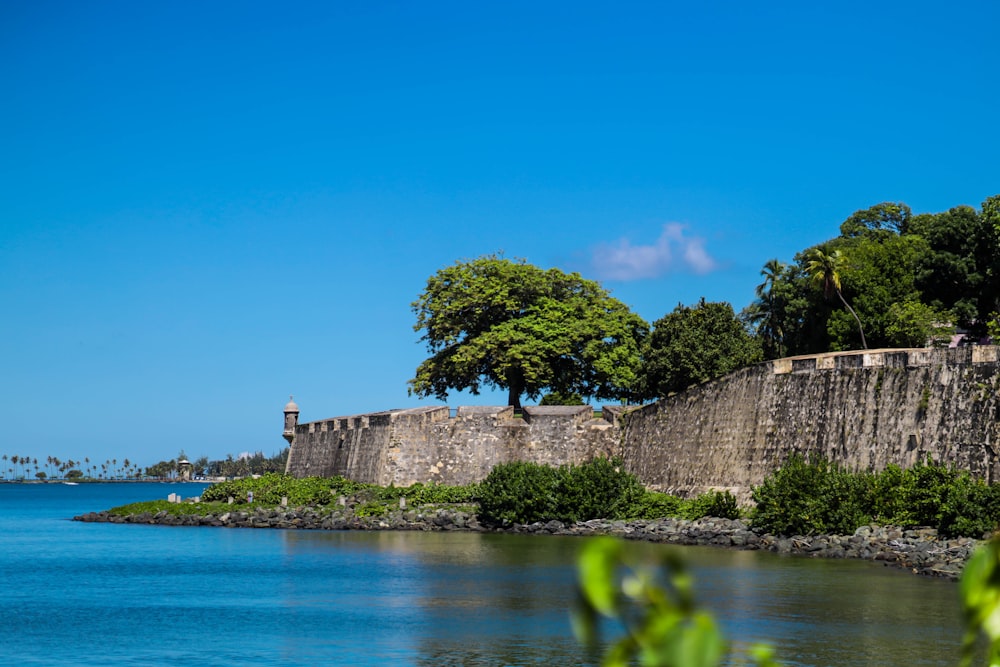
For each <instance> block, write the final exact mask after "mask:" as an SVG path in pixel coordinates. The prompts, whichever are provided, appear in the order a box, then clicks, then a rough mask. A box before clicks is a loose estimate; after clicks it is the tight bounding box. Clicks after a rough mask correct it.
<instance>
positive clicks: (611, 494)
mask: <svg viewBox="0 0 1000 667" xmlns="http://www.w3.org/2000/svg"><path fill="white" fill-rule="evenodd" d="M643 493H644V489H643V488H642V484H640V483H639V480H638V479H637V478H636V477H635V475H633V474H631V473H629V472H626V471H625V470H623V469H622V462H621V460H620V459H606V458H596V459H594V460H593V461H589V462H587V463H584V464H582V465H578V466H576V465H571V466H562V467H561V468H552V467H550V466H543V465H539V464H537V463H527V462H517V463H502V464H500V465H497V466H495V467H494V468H493V470H491V471H490V474H489V475H487V476H486V479H485V480H483V482H482V484H481V485H480V487H479V515H480V517H481V518H482V519H484V520H485V521H488V522H492V523H499V524H512V523H521V524H526V523H535V522H537V521H551V520H557V521H566V522H572V521H586V520H588V519H620V518H625V517H626V516H630V510H631V509H632V508H633V506H634V505H635V504H636V503H637V502H638V501H639V499H641V498H642V497H643Z"/></svg>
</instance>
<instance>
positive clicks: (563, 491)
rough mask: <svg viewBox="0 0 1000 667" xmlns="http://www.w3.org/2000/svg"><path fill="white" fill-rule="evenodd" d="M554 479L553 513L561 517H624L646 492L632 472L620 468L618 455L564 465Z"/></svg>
mask: <svg viewBox="0 0 1000 667" xmlns="http://www.w3.org/2000/svg"><path fill="white" fill-rule="evenodd" d="M556 479H557V484H556V513H557V514H558V515H559V519H560V520H562V521H587V520H588V519H620V518H624V517H625V516H626V515H627V514H628V509H629V508H630V507H631V506H632V505H633V504H634V503H635V501H636V499H638V498H641V497H642V495H643V493H644V492H645V489H643V487H642V484H641V483H640V482H639V480H638V478H636V476H635V475H633V474H631V473H628V472H625V471H624V470H622V461H621V459H606V458H596V459H594V460H592V461H589V462H587V463H584V464H582V465H578V466H576V465H571V466H564V467H562V468H560V469H559V472H558V475H557V477H556Z"/></svg>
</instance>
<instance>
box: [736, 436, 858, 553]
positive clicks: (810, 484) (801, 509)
mask: <svg viewBox="0 0 1000 667" xmlns="http://www.w3.org/2000/svg"><path fill="white" fill-rule="evenodd" d="M869 486H870V479H869V478H868V476H865V475H854V474H852V473H850V472H848V471H846V470H843V469H842V468H840V467H839V466H837V465H836V464H833V463H830V462H829V461H826V460H823V459H818V458H814V459H812V460H811V461H809V462H807V461H806V460H805V459H804V458H803V457H802V456H801V455H800V454H793V455H792V456H791V457H790V458H789V459H788V460H787V461H786V462H785V465H783V466H782V467H781V468H779V469H778V470H777V471H775V472H774V474H773V475H771V476H770V477H768V478H767V479H765V480H764V483H763V484H761V485H760V486H757V487H754V489H753V499H754V501H755V502H756V503H757V506H756V508H754V511H753V515H752V523H753V526H754V529H755V530H759V531H763V532H767V533H774V534H778V535H814V534H817V533H853V532H854V530H855V529H856V528H857V527H858V526H862V525H865V524H867V523H870V522H871V516H870V514H869V513H868V512H866V508H867V507H868V506H869V505H870V502H869V496H870V491H869Z"/></svg>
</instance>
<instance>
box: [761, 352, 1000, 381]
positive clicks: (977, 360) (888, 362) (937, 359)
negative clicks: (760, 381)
mask: <svg viewBox="0 0 1000 667" xmlns="http://www.w3.org/2000/svg"><path fill="white" fill-rule="evenodd" d="M998 349H1000V348H998V347H997V346H995V345H969V346H966V347H956V348H926V347H917V348H887V349H878V350H849V351H845V352H824V353H822V354H808V355H802V356H798V357H784V358H782V359H775V360H773V361H770V362H765V363H770V364H771V368H772V372H773V373H774V374H775V375H786V374H788V373H811V372H813V371H824V370H840V369H850V368H917V367H920V366H931V365H933V364H948V365H968V364H996V363H998V360H1000V355H998V353H997V350H998Z"/></svg>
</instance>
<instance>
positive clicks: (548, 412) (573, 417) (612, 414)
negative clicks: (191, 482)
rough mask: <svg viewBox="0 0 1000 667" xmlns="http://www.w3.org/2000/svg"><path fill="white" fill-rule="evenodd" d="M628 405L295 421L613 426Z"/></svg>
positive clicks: (322, 425)
mask: <svg viewBox="0 0 1000 667" xmlns="http://www.w3.org/2000/svg"><path fill="white" fill-rule="evenodd" d="M627 409H628V408H626V407H625V406H621V405H605V406H603V407H602V408H601V411H600V417H595V414H597V413H595V412H594V409H593V407H591V406H589V405H551V406H525V407H524V408H522V411H521V414H520V415H518V414H516V413H515V412H514V408H513V407H512V406H509V405H503V406H497V405H462V406H459V407H457V408H455V411H454V416H452V412H451V409H450V408H448V407H447V406H443V405H435V406H428V407H420V408H400V409H395V410H384V411H381V412H369V413H366V414H360V415H348V416H343V417H331V418H329V419H321V420H318V421H314V422H305V423H302V424H298V425H297V427H296V431H297V432H299V433H324V432H327V431H349V430H354V429H365V428H369V427H371V426H379V425H388V424H391V423H394V422H397V421H399V420H405V421H407V422H409V423H411V424H416V423H425V424H432V423H436V422H440V421H447V420H450V421H452V422H459V421H468V420H483V419H487V420H495V421H497V422H498V423H503V422H511V423H524V424H529V425H530V424H531V423H533V422H549V421H566V422H574V423H577V424H578V425H584V426H587V425H590V426H597V425H601V424H609V425H612V426H615V425H617V424H618V421H619V419H620V418H621V415H622V414H623V413H624V412H625V411H626V410H627Z"/></svg>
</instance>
